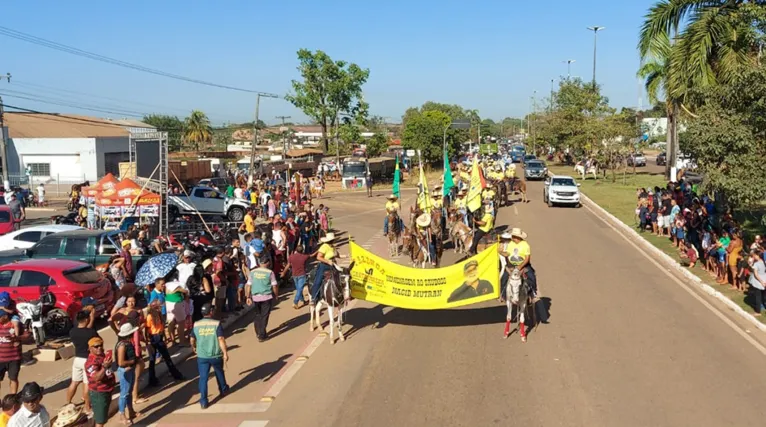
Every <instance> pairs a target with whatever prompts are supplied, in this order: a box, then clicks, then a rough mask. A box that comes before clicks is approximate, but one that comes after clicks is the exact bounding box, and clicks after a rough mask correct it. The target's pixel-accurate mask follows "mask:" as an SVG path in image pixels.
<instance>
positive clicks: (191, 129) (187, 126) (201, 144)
mask: <svg viewBox="0 0 766 427" xmlns="http://www.w3.org/2000/svg"><path fill="white" fill-rule="evenodd" d="M184 142H185V144H186V146H187V147H189V148H193V149H194V151H200V148H209V146H210V144H211V143H212V142H213V127H212V126H211V125H210V119H209V118H208V117H207V116H206V115H205V113H203V112H202V111H199V110H194V111H192V112H191V114H190V115H189V117H187V118H186V119H185V120H184Z"/></svg>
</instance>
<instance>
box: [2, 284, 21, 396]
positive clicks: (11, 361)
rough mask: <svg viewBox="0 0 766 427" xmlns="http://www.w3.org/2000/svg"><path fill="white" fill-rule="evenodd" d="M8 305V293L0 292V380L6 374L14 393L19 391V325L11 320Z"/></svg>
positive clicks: (9, 303) (9, 304) (9, 300)
mask: <svg viewBox="0 0 766 427" xmlns="http://www.w3.org/2000/svg"><path fill="white" fill-rule="evenodd" d="M10 306H11V298H10V296H9V295H8V293H7V292H2V293H0V382H2V381H3V380H4V379H5V375H6V374H8V379H9V380H10V383H11V393H12V394H16V393H17V392H18V391H19V371H20V370H21V342H19V335H20V330H19V326H18V324H17V323H16V322H12V321H11V311H10Z"/></svg>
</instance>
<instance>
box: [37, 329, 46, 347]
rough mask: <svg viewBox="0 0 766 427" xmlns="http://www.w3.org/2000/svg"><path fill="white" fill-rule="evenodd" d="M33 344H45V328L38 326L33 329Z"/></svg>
mask: <svg viewBox="0 0 766 427" xmlns="http://www.w3.org/2000/svg"><path fill="white" fill-rule="evenodd" d="M35 344H37V346H38V347H40V346H42V345H44V344H45V328H38V329H37V330H36V331H35Z"/></svg>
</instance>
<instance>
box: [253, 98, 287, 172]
mask: <svg viewBox="0 0 766 427" xmlns="http://www.w3.org/2000/svg"><path fill="white" fill-rule="evenodd" d="M262 96H265V97H267V98H279V97H278V96H277V95H274V94H272V93H258V95H257V96H256V98H255V121H254V122H253V145H252V146H251V147H250V173H249V176H248V178H247V185H248V186H251V185H253V173H254V172H255V146H256V145H257V144H258V110H259V108H260V106H261V97H262ZM261 167H263V162H261Z"/></svg>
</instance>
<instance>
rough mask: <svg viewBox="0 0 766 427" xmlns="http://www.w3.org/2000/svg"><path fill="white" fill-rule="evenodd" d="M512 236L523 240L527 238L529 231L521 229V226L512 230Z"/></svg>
mask: <svg viewBox="0 0 766 427" xmlns="http://www.w3.org/2000/svg"><path fill="white" fill-rule="evenodd" d="M511 237H518V238H520V239H521V240H527V233H525V232H523V231H521V229H520V228H514V229H512V230H511Z"/></svg>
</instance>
